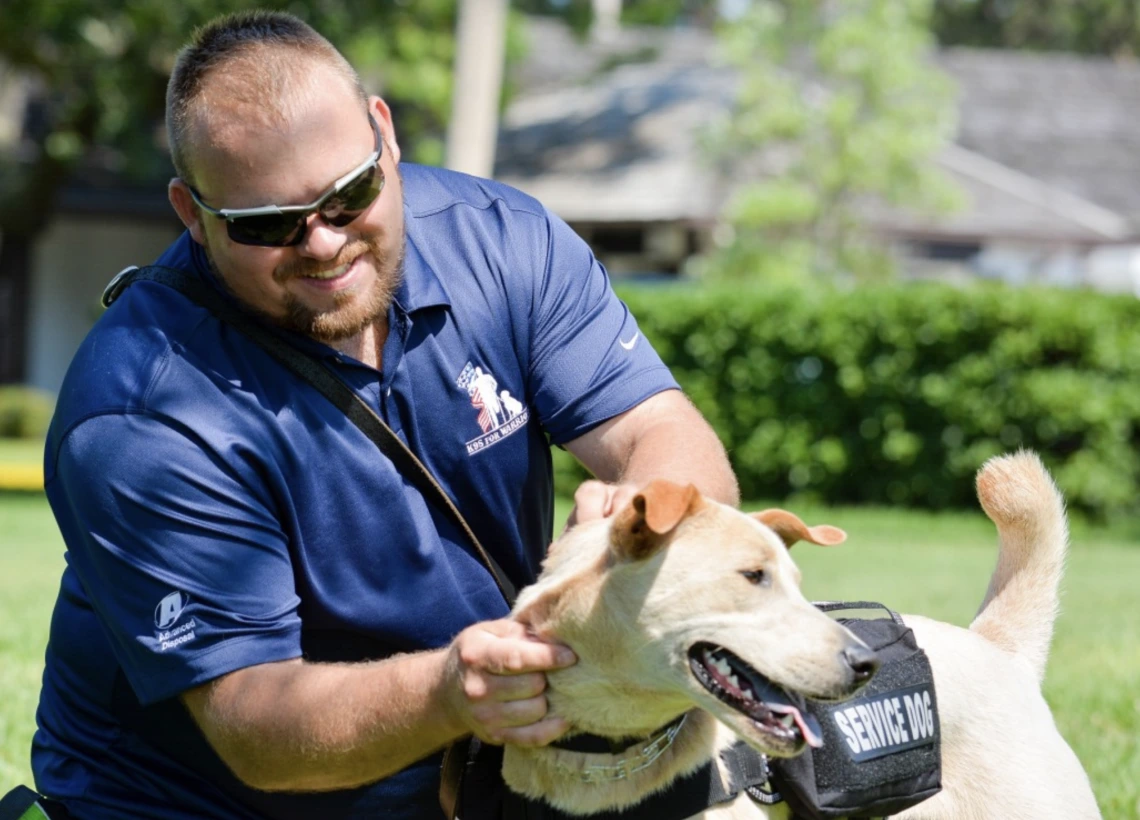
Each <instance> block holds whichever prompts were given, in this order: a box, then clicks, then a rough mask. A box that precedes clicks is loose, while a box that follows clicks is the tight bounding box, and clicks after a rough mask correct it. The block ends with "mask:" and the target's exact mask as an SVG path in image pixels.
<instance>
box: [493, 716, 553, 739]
mask: <svg viewBox="0 0 1140 820" xmlns="http://www.w3.org/2000/svg"><path fill="white" fill-rule="evenodd" d="M569 728H570V724H568V723H567V722H566V720H565V719H564V718H560V717H556V716H554V715H551V716H550V717H546V718H543V719H542V720H540V721H537V722H535V723H531V724H530V725H528V726H518V727H515V728H512V729H503V730H502V731H500V732H496V733H495V739H494V740H493V741H492V742H495V743H511V744H513V745H515V746H546V745H547V744H549V743H553V742H554V741H555V740H558V738H560V737H562V736H563V735H564V734H566V730H567V729H569Z"/></svg>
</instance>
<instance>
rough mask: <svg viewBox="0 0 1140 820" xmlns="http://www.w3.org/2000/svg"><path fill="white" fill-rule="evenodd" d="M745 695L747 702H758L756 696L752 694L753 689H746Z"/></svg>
mask: <svg viewBox="0 0 1140 820" xmlns="http://www.w3.org/2000/svg"><path fill="white" fill-rule="evenodd" d="M743 694H744V699H745V700H756V696H755V695H754V694H752V690H751V689H745V690H743Z"/></svg>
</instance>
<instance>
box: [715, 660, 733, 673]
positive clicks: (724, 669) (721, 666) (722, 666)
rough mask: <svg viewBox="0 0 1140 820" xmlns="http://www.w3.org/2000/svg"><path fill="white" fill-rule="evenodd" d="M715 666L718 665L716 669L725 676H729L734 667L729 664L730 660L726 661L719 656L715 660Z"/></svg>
mask: <svg viewBox="0 0 1140 820" xmlns="http://www.w3.org/2000/svg"><path fill="white" fill-rule="evenodd" d="M713 666H715V667H716V671H718V672H720V673H721V674H722V675H724V676H725V677H728V676H729V675H731V674H732V667H731V666H729V665H728V661H726V660H725V659H724V658H717V659H716V660H715V661H714V662H713Z"/></svg>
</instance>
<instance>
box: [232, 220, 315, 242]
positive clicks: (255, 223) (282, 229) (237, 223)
mask: <svg viewBox="0 0 1140 820" xmlns="http://www.w3.org/2000/svg"><path fill="white" fill-rule="evenodd" d="M227 228H228V230H229V234H230V239H232V240H233V241H234V242H238V243H240V244H242V245H266V246H270V247H280V246H283V245H295V244H296V243H297V242H298V241H300V239H301V235H302V233H303V231H304V228H305V220H304V219H303V218H298V217H297V216H296V215H295V214H264V215H262V216H241V217H237V218H236V219H231V220H230V221H229V222H228V223H227Z"/></svg>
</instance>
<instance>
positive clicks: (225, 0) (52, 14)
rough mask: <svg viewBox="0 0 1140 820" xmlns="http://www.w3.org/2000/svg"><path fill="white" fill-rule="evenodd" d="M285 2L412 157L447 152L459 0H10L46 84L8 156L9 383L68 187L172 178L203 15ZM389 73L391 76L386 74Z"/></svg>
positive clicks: (30, 68)
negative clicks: (191, 49) (186, 80)
mask: <svg viewBox="0 0 1140 820" xmlns="http://www.w3.org/2000/svg"><path fill="white" fill-rule="evenodd" d="M254 7H260V8H265V7H279V8H282V9H285V10H288V11H290V12H292V13H294V14H297V15H298V16H299V17H302V18H303V19H305V20H306V21H307V22H309V23H310V24H311V25H313V27H314V28H316V29H317V30H318V31H320V32H321V33H322V34H324V35H325V36H326V37H328V38H329V39H330V40H331V41H332V42H333V43H334V44H335V45H337V46H338V47H339V48H341V50H342V51H343V52H344V53H345V55H346V56H347V57H348V58H349V60H350V61H351V62H352V63H353V64H354V65H355V66H356V67H357V68H358V69H359V70H360V71H361V73H362V75H363V76H364V78H365V83H366V85H372V86H374V87H375V89H374V90H377V91H381V93H383V94H384V95H385V98H386V99H388V101H389V103H390V104H392V106H393V108H394V109H395V110H396V111H397V115H398V116H399V118H400V119H399V128H400V134H401V143H402V145H407V146H408V147H409V148H410V149H411V151H410V152H409V154H410V156H411V157H414V158H416V159H419V160H421V161H428V162H438V161H439V159H440V158H441V157H442V150H443V149H442V139H441V137H442V132H443V128H444V124H445V122H446V119H447V114H448V103H449V100H450V94H451V73H450V72H451V60H452V55H453V50H454V43H453V31H454V26H455V0H417V2H416V3H414V4H411V3H376V2H372V0H292V2H288V3H284V2H264V0H262V1H261V2H258V0H181V2H177V3H155V2H150V0H51V2H17V3H5V4H4V9H3V12H0V67H6V68H8V69H10V70H14V71H15V72H18V73H19V74H21V75H22V76H24V77H26V78H27V79H28V80H29V81H30V82H31V83H32V87H33V89H34V90H35V94H34V97H33V101H32V103H31V105H30V109H29V115H28V117H27V125H26V129H25V135H24V139H23V141H22V143H21V144H20V145H19V146H18V149H17V151H15V152H14V153H13V154H11V155H7V156H0V383H4V382H11V381H19V380H20V379H21V378H22V376H23V366H24V359H25V350H24V345H25V341H24V339H25V335H26V324H25V316H24V313H25V310H26V304H27V299H28V292H29V289H30V277H31V261H32V260H31V255H32V248H33V247H34V244H35V240H36V238H37V236H38V235H39V234H40V232H41V231H42V230H43V229H44V228H45V227H46V226H47V224H48V223H49V222H50V218H51V215H52V212H53V210H54V203H55V200H56V198H57V194H58V192H59V190H60V188H61V186H62V185H64V184H65V183H66V182H67V180H69V179H71V178H73V176H74V175H76V174H81V175H82V174H102V175H106V174H107V173H111V174H114V175H117V176H119V177H121V178H123V179H125V180H127V181H130V182H136V183H151V184H158V185H161V184H164V183H165V181H166V179H168V178H169V177H170V176H171V175H172V173H173V168H172V166H171V165H170V160H169V157H168V154H167V152H166V148H165V142H164V131H163V127H162V120H163V108H164V102H165V89H166V80H167V77H168V75H169V72H170V69H171V67H172V66H173V61H174V57H175V55H176V53H177V51H178V49H179V48H180V47H181V46H182V44H183V43H184V42H185V41H186V39H187V38H188V37H189V35H190V33H191V31H192V30H193V29H194V27H195V26H198V25H201V24H202V23H204V22H205V21H207V20H209V19H210V18H212V17H214V16H216V15H218V14H221V13H223V12H230V11H239V10H242V9H246V8H254ZM376 79H379V84H378V83H377V82H375V80H376Z"/></svg>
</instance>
